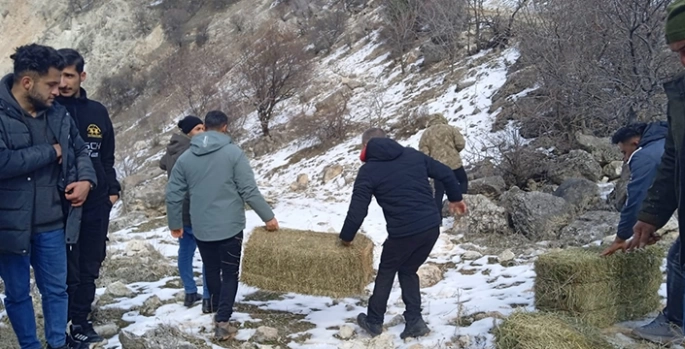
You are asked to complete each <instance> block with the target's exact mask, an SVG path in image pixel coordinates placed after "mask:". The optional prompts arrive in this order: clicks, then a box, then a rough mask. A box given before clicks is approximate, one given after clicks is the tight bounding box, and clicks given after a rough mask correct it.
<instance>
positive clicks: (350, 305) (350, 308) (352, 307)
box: [345, 304, 357, 311]
mask: <svg viewBox="0 0 685 349" xmlns="http://www.w3.org/2000/svg"><path fill="white" fill-rule="evenodd" d="M355 309H357V307H355V306H354V305H353V304H348V305H346V306H345V310H347V311H353V310H355Z"/></svg>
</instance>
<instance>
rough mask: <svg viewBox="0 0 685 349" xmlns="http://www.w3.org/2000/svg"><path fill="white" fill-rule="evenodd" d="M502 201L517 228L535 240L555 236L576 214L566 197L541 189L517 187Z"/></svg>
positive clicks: (517, 230)
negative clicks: (529, 189) (543, 191)
mask: <svg viewBox="0 0 685 349" xmlns="http://www.w3.org/2000/svg"><path fill="white" fill-rule="evenodd" d="M501 203H502V205H503V206H504V207H505V209H506V210H507V211H508V212H509V216H510V218H511V222H512V224H513V226H514V231H515V232H516V233H518V234H522V235H524V236H526V237H528V238H529V239H530V240H533V241H540V240H549V239H555V238H556V237H557V233H558V232H559V231H560V230H561V229H562V228H563V227H564V226H566V225H567V224H568V223H569V221H570V220H571V218H572V216H573V206H572V205H570V204H569V203H568V202H567V201H566V200H564V199H562V198H560V197H556V196H554V195H551V194H545V193H541V192H524V191H521V190H520V189H518V188H515V189H514V190H511V191H509V192H507V193H505V194H503V195H502V199H501Z"/></svg>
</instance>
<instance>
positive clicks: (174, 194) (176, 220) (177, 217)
mask: <svg viewBox="0 0 685 349" xmlns="http://www.w3.org/2000/svg"><path fill="white" fill-rule="evenodd" d="M178 165H179V166H174V169H173V170H171V176H169V182H168V183H167V186H166V210H167V221H168V224H169V229H171V230H176V229H183V199H184V198H185V196H186V193H187V192H188V182H187V181H186V178H185V173H184V172H183V166H181V165H182V164H178Z"/></svg>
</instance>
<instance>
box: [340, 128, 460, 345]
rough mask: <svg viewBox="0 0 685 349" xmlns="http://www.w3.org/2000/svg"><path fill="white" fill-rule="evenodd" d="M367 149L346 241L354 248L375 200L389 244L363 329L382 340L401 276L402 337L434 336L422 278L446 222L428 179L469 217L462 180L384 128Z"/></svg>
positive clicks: (372, 132) (367, 137)
mask: <svg viewBox="0 0 685 349" xmlns="http://www.w3.org/2000/svg"><path fill="white" fill-rule="evenodd" d="M362 146H363V150H362V154H361V160H362V161H363V162H365V164H364V165H362V167H361V168H360V169H359V173H358V174H357V179H356V180H355V183H354V191H353V193H352V201H351V203H350V208H349V211H348V212H347V218H346V219H345V224H344V225H343V228H342V230H341V231H340V239H341V240H342V243H343V245H346V246H349V245H350V243H351V242H352V240H353V239H354V236H355V234H356V233H357V231H358V230H359V228H360V227H361V225H362V222H363V221H364V218H366V215H367V213H368V207H369V203H370V202H371V197H372V196H375V197H376V201H377V202H378V204H379V205H380V206H381V208H383V213H384V215H385V220H386V222H387V229H388V239H387V240H386V241H385V243H384V244H383V253H382V255H381V263H380V266H379V267H378V274H377V275H376V283H375V286H374V290H373V295H372V296H371V298H370V299H369V307H368V315H367V314H364V313H362V314H359V316H358V317H357V323H358V324H359V326H360V327H361V328H363V329H364V330H366V331H367V332H368V333H369V334H371V335H372V336H377V335H380V334H381V332H382V330H383V317H384V315H385V311H386V307H387V303H388V297H390V291H391V290H392V284H393V281H394V280H395V274H397V275H398V277H399V280H400V286H401V288H402V300H403V301H404V304H405V306H406V311H405V312H404V319H405V322H406V327H405V328H404V331H403V332H402V334H401V335H400V337H402V338H403V339H404V338H407V337H421V336H424V335H426V334H428V332H429V330H428V327H427V326H426V323H425V322H424V321H423V318H422V317H421V292H420V288H419V276H418V275H417V274H416V272H417V271H418V269H419V267H420V266H421V265H422V264H423V263H424V262H425V261H426V259H428V255H429V254H430V252H431V250H432V249H433V246H434V245H435V242H436V241H437V240H438V236H439V235H440V223H441V221H442V219H441V216H440V212H439V211H438V208H437V207H436V206H435V203H434V200H433V189H432V188H431V186H430V184H429V182H428V178H429V177H430V178H433V179H435V180H439V181H441V182H442V183H443V184H444V185H445V188H446V190H447V197H448V199H449V201H450V211H452V212H458V213H464V212H466V204H465V203H464V202H463V200H462V195H461V191H460V189H459V183H458V182H457V179H456V177H454V174H453V173H452V170H451V169H450V168H449V167H447V166H446V165H443V164H442V163H440V162H438V161H437V160H435V159H433V158H431V157H429V156H427V155H425V154H423V153H421V152H419V151H417V150H415V149H412V148H405V147H402V146H401V145H400V144H398V143H397V142H395V141H394V140H391V139H389V138H386V135H385V132H383V130H381V129H378V128H372V129H369V130H367V131H366V132H365V133H364V135H363V136H362Z"/></svg>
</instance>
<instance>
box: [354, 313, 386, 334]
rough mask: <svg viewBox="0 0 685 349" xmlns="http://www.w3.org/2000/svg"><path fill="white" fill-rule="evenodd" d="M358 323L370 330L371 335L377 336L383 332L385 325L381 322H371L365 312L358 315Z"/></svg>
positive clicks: (365, 329) (367, 330)
mask: <svg viewBox="0 0 685 349" xmlns="http://www.w3.org/2000/svg"><path fill="white" fill-rule="evenodd" d="M357 325H359V327H361V328H362V329H364V331H366V332H368V333H369V334H370V335H371V337H376V336H379V335H380V334H381V333H383V326H382V325H381V324H372V323H369V321H368V319H367V318H366V314H364V313H361V314H359V315H357Z"/></svg>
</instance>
